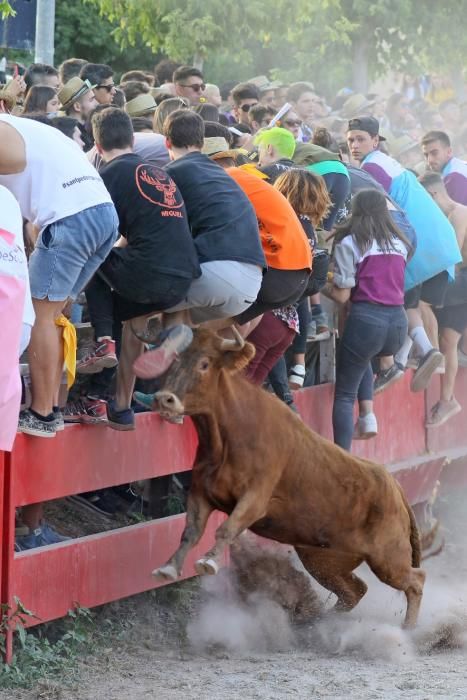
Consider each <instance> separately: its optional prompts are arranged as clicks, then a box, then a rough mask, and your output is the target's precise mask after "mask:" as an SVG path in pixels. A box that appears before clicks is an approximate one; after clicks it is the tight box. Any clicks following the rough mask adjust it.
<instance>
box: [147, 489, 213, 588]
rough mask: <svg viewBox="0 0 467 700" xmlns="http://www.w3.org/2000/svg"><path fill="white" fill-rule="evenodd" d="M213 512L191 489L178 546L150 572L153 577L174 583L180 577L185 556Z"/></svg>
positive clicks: (198, 538)
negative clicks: (162, 564)
mask: <svg viewBox="0 0 467 700" xmlns="http://www.w3.org/2000/svg"><path fill="white" fill-rule="evenodd" d="M213 510H214V508H213V506H212V505H211V504H210V503H209V502H208V501H207V499H206V498H205V497H204V495H203V494H202V493H201V492H199V491H197V490H193V487H192V490H191V491H190V493H189V494H188V502H187V510H186V525H185V529H184V530H183V534H182V537H181V540H180V546H179V548H178V549H177V551H176V552H175V554H174V555H173V556H172V557H171V558H170V559H169V561H168V562H167V563H166V564H164V566H161V567H160V568H159V569H155V570H154V571H153V572H152V573H153V576H157V577H158V578H160V579H162V580H166V581H167V580H172V581H175V579H176V578H177V577H178V576H180V575H181V573H182V567H183V562H184V561H185V558H186V555H187V554H188V552H189V551H190V549H192V548H193V547H194V546H195V545H196V544H197V543H198V542H199V541H200V539H201V537H202V536H203V533H204V530H205V528H206V524H207V522H208V518H209V516H210V515H211V513H212V511H213Z"/></svg>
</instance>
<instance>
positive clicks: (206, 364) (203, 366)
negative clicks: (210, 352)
mask: <svg viewBox="0 0 467 700" xmlns="http://www.w3.org/2000/svg"><path fill="white" fill-rule="evenodd" d="M209 364H210V363H209V360H208V359H207V358H203V359H202V360H200V362H199V365H198V369H199V371H200V372H206V370H208V369H209Z"/></svg>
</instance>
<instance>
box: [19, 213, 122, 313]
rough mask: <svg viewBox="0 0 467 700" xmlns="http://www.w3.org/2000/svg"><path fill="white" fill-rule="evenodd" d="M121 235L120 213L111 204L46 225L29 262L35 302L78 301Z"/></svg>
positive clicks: (32, 293)
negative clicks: (119, 233) (77, 298)
mask: <svg viewBox="0 0 467 700" xmlns="http://www.w3.org/2000/svg"><path fill="white" fill-rule="evenodd" d="M117 236H118V217H117V212H116V211H115V208H114V205H113V204H110V203H106V204H98V205H96V206H94V207H89V209H84V210H83V211H80V212H78V213H77V214H72V215H71V216H67V217H65V218H64V219H59V220H58V221H54V222H53V223H52V224H49V225H48V226H46V227H45V229H43V231H41V233H40V235H39V237H38V239H37V242H36V247H35V249H34V252H33V253H32V255H31V257H30V259H29V279H30V283H31V295H32V297H33V299H49V301H65V300H66V299H68V298H69V297H70V298H71V299H76V297H77V296H78V294H79V293H80V292H81V291H82V290H83V289H84V287H85V286H86V284H87V283H88V282H89V280H90V279H91V277H92V276H93V274H94V273H95V272H96V270H97V268H98V267H99V266H100V265H101V264H102V263H103V262H104V260H105V258H106V257H107V255H108V254H109V253H110V251H111V250H112V247H113V245H114V243H115V241H116V239H117Z"/></svg>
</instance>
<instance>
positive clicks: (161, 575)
mask: <svg viewBox="0 0 467 700" xmlns="http://www.w3.org/2000/svg"><path fill="white" fill-rule="evenodd" d="M152 575H153V576H154V577H155V578H157V579H158V580H159V581H176V580H177V578H178V574H177V569H176V568H175V566H172V565H171V564H166V565H165V566H160V567H159V568H158V569H154V571H153V572H152Z"/></svg>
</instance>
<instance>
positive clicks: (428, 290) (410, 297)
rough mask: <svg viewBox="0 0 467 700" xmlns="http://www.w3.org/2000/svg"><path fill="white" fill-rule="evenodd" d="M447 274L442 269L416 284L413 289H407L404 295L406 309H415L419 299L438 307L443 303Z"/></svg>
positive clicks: (447, 281)
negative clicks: (421, 282)
mask: <svg viewBox="0 0 467 700" xmlns="http://www.w3.org/2000/svg"><path fill="white" fill-rule="evenodd" d="M448 283H449V276H448V273H447V270H443V272H440V273H439V274H437V275H435V276H434V277H430V279H429V280H426V281H425V282H423V284H418V285H417V286H416V287H414V288H413V289H409V291H408V292H406V293H405V296H404V306H405V308H406V309H416V308H417V306H418V304H419V303H420V302H421V301H424V302H425V304H429V305H430V306H433V307H434V308H435V309H440V308H442V307H443V305H444V297H445V296H446V290H447V288H448Z"/></svg>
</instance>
